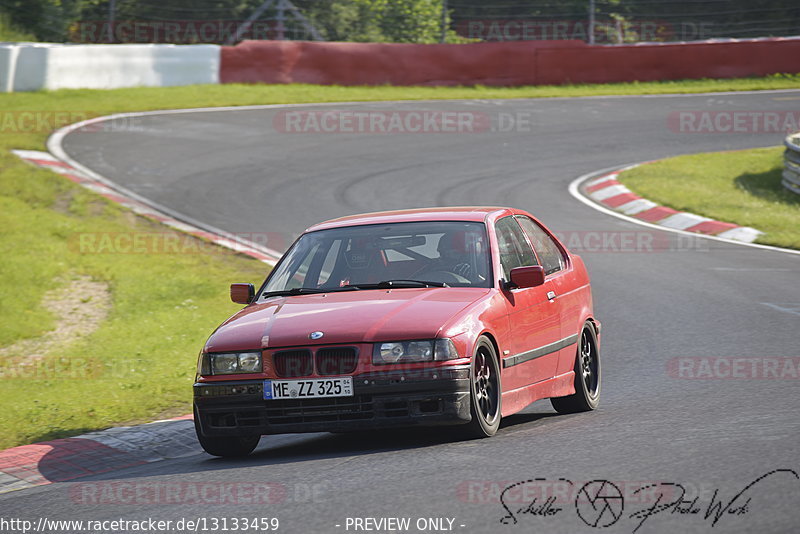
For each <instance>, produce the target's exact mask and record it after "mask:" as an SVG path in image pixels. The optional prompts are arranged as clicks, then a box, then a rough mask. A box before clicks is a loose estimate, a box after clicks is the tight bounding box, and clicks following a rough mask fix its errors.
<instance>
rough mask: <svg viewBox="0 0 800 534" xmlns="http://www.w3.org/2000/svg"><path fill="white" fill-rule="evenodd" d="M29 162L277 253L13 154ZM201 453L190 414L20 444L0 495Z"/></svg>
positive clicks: (68, 167)
mask: <svg viewBox="0 0 800 534" xmlns="http://www.w3.org/2000/svg"><path fill="white" fill-rule="evenodd" d="M12 152H13V153H14V154H16V155H17V156H19V157H20V158H22V159H23V160H25V161H26V162H28V163H31V164H33V165H36V166H37V167H42V168H45V169H50V170H51V171H54V172H56V173H58V174H59V175H61V176H63V177H64V178H66V179H67V180H70V181H71V182H74V183H76V184H79V185H81V186H83V187H85V188H86V189H89V190H90V191H93V192H95V193H97V194H99V195H100V196H102V197H105V198H107V199H108V200H111V201H112V202H116V203H118V204H120V205H121V206H124V207H126V208H129V209H130V210H131V211H133V212H134V213H136V214H138V215H141V216H142V217H146V218H148V219H151V220H153V221H156V222H159V223H161V224H164V225H166V226H169V227H170V228H173V229H175V230H178V231H180V232H184V233H187V234H190V235H192V236H195V237H198V238H200V239H204V240H207V241H211V242H213V243H216V244H217V245H219V246H221V247H225V248H228V249H231V250H234V251H236V252H239V253H241V254H245V255H247V256H250V257H253V258H256V259H258V260H260V261H263V262H265V263H268V264H271V265H274V264H275V263H276V262H277V260H278V259H279V258H280V253H279V252H277V251H274V250H271V249H268V248H266V247H263V246H261V245H258V244H255V243H252V242H248V241H247V240H244V239H241V238H238V237H237V236H234V235H232V234H228V233H226V232H223V231H221V230H217V229H211V230H209V228H206V229H203V228H201V227H199V226H198V225H195V224H191V223H189V222H187V221H185V220H180V218H179V217H176V216H175V215H174V214H172V213H168V212H167V211H168V210H164V209H159V208H158V207H156V206H153V205H152V204H151V203H148V202H146V201H145V200H144V199H141V198H137V195H135V194H132V193H131V192H129V191H127V190H125V189H124V188H121V187H116V186H115V184H112V183H110V182H109V181H107V180H104V179H103V178H102V177H100V176H98V175H94V174H93V173H90V172H87V171H85V170H81V169H79V168H77V167H76V166H74V165H72V164H70V163H66V162H64V161H61V160H60V159H58V158H56V157H54V156H53V155H52V154H50V153H49V152H40V151H34V150H13V151H12ZM200 452H202V449H201V448H200V445H199V443H198V442H197V438H196V437H195V433H194V423H193V422H192V415H191V414H189V415H185V416H183V417H178V418H176V419H169V420H165V421H155V422H153V423H147V424H143V425H137V426H133V427H117V428H110V429H108V430H103V431H100V432H91V433H88V434H83V435H80V436H76V437H72V438H64V439H55V440H51V441H44V442H41V443H34V444H31V445H22V446H20V447H13V448H11V449H6V450H3V451H0V493H6V492H9V491H14V490H19V489H24V488H30V487H34V486H40V485H43V484H51V483H53V482H66V481H69V480H74V479H76V478H81V477H85V476H89V475H96V474H100V473H108V472H111V471H117V470H120V469H125V468H127V467H133V466H137V465H142V464H146V463H149V462H156V461H159V460H164V459H168V458H180V457H183V456H189V455H193V454H198V453H200Z"/></svg>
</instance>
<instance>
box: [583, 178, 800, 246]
mask: <svg viewBox="0 0 800 534" xmlns="http://www.w3.org/2000/svg"><path fill="white" fill-rule="evenodd" d="M638 165H641V163H632V164H628V165H624V166H615V167H608V168H606V169H601V170H599V171H594V172H589V173H586V174H584V175H582V176H578V177H577V178H575V179H574V180H572V182H570V184H569V187H568V191H569V194H570V195H572V197H573V198H574V199H575V200H577V201H578V202H581V203H583V204H586V205H587V206H589V207H590V208H592V209H595V210H597V211H600V212H603V213H605V214H606V215H611V216H612V217H616V218H617V219H622V220H623V221H627V222H629V223H633V224H638V225H639V226H645V227H647V228H653V229H654V230H661V231H663V232H672V233H675V234H681V235H687V236H692V237H694V238H696V239H708V240H710V241H719V242H721V243H729V244H734V245H739V246H742V247H751V248H758V249H762V250H772V251H774V252H783V253H785V254H794V255H798V256H800V250H793V249H790V248H781V247H773V246H772V245H761V244H759V243H745V242H743V241H734V240H731V239H724V238H721V237H719V236H715V235H707V234H698V233H695V232H686V231H685V230H676V229H675V228H666V227H664V226H659V225H657V224H653V223H649V222H645V221H642V220H640V219H636V218H634V217H629V216H627V215H624V214H622V213H618V212H616V211H614V210H612V209H609V208H607V207H605V206H603V205H601V204H598V203H597V202H593V201H592V200H591V199H589V197H586V196H584V195H583V193H581V191H580V187H581V185H583V182H585V181H586V180H591V179H592V178H595V177H597V176H600V175H603V174H607V173H609V172H612V171H620V172H621V171H622V170H623V169H632V168H633V167H636V166H638Z"/></svg>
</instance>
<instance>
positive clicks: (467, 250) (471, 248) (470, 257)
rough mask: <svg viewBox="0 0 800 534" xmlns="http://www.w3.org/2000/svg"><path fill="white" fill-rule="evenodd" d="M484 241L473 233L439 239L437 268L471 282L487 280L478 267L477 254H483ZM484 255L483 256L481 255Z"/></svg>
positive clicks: (462, 233)
mask: <svg viewBox="0 0 800 534" xmlns="http://www.w3.org/2000/svg"><path fill="white" fill-rule="evenodd" d="M482 247H483V240H482V239H481V236H480V235H477V234H474V233H472V232H464V231H458V232H451V233H448V234H443V235H442V237H441V238H439V244H438V245H437V251H438V253H439V258H438V259H437V260H435V261H436V263H435V268H436V269H437V270H440V271H447V272H450V273H453V274H457V275H458V276H461V277H463V278H466V279H467V280H469V281H476V280H485V279H486V278H485V277H484V276H483V271H484V269H481V268H479V266H477V265H476V256H478V254H476V252H481V250H482ZM481 255H482V254H481Z"/></svg>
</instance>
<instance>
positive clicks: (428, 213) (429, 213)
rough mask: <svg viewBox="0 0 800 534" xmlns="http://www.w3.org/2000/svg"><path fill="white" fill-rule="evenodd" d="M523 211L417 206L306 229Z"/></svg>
mask: <svg viewBox="0 0 800 534" xmlns="http://www.w3.org/2000/svg"><path fill="white" fill-rule="evenodd" d="M512 213H524V212H522V211H520V210H515V209H512V208H503V207H496V206H459V207H444V208H417V209H407V210H396V211H379V212H375V213H362V214H359V215H348V216H347V217H340V218H338V219H331V220H329V221H325V222H322V223H319V224H315V225H314V226H311V227H310V228H308V229H307V230H306V232H314V231H317V230H327V229H330V228H340V227H342V226H363V225H368V224H391V223H401V222H421V221H475V222H484V221H486V220H487V219H488V218H490V216H492V215H495V216H497V217H499V216H501V215H504V214H512Z"/></svg>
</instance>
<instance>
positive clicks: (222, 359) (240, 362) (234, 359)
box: [197, 352, 262, 376]
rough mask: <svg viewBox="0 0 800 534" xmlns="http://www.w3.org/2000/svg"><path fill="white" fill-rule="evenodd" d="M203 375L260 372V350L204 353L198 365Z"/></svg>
mask: <svg viewBox="0 0 800 534" xmlns="http://www.w3.org/2000/svg"><path fill="white" fill-rule="evenodd" d="M197 367H198V372H199V373H200V375H202V376H207V375H238V374H242V373H260V372H261V371H262V366H261V353H260V352H226V353H216V354H214V353H211V354H203V355H201V357H200V363H199V365H198V366H197Z"/></svg>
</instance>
